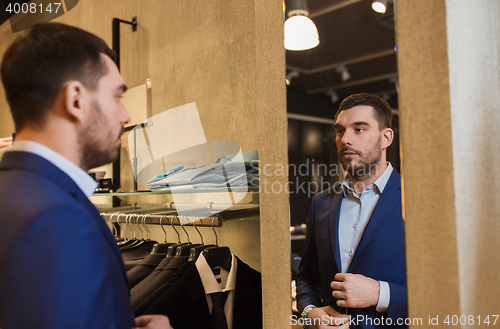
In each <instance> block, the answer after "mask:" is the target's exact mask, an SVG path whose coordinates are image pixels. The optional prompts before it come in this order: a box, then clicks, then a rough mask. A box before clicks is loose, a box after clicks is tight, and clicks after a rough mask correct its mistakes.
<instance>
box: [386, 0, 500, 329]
mask: <svg viewBox="0 0 500 329" xmlns="http://www.w3.org/2000/svg"><path fill="white" fill-rule="evenodd" d="M396 14H397V16H396V21H397V44H398V65H399V78H400V95H399V97H400V98H399V100H400V127H401V141H402V156H403V171H404V174H403V183H404V184H403V185H404V199H405V211H404V212H405V214H404V215H405V227H406V241H407V269H408V294H409V297H408V300H409V311H410V317H421V318H423V319H424V326H425V324H428V322H427V321H428V316H429V315H431V316H433V317H434V316H435V315H439V319H440V327H441V326H444V324H443V321H444V319H445V318H446V316H447V315H450V316H452V315H466V316H469V315H473V316H475V317H476V318H475V319H476V323H475V324H476V325H473V326H467V328H470V327H476V326H478V323H477V316H481V318H482V319H484V318H485V316H486V315H488V314H495V312H496V313H498V310H497V308H498V302H499V299H498V296H499V295H500V286H499V285H498V280H497V277H498V273H499V269H500V261H499V259H500V257H499V256H500V255H499V254H500V248H499V243H498V235H499V233H500V226H499V225H498V220H499V219H500V208H499V201H500V192H499V184H500V183H499V179H500V166H498V163H499V160H500V159H499V155H498V152H497V149H498V147H497V145H498V138H499V137H498V135H499V132H500V113H499V112H498V104H500V66H499V64H500V59H499V56H498V54H499V52H498V49H499V47H500V32H499V31H500V23H499V21H498V17H499V15H500V5H499V3H498V2H496V1H486V0H485V1H477V2H474V3H473V4H471V2H469V1H465V0H420V1H412V0H399V1H398V2H397V4H396ZM464 328H465V326H464Z"/></svg>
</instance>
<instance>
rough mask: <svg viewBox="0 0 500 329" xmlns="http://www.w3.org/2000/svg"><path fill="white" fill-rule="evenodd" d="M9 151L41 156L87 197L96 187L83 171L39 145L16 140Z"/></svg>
mask: <svg viewBox="0 0 500 329" xmlns="http://www.w3.org/2000/svg"><path fill="white" fill-rule="evenodd" d="M11 151H20V152H29V153H33V154H36V155H38V156H41V157H42V158H44V159H45V160H47V161H49V162H50V163H52V164H53V165H54V166H56V167H57V168H59V169H61V170H62V171H63V172H64V173H65V174H67V175H68V176H69V177H70V178H71V179H72V180H73V181H74V182H75V184H76V185H77V186H78V187H79V188H80V190H82V192H83V193H84V194H85V195H86V196H87V197H89V196H91V195H92V193H94V191H95V189H96V187H97V182H96V181H95V180H94V179H93V178H92V177H90V175H89V174H87V173H86V172H85V170H83V169H82V168H80V167H78V166H77V165H76V164H74V163H73V162H71V161H69V160H68V159H66V158H65V157H63V156H62V155H61V154H59V153H57V152H55V151H54V150H51V149H50V148H48V147H47V146H44V145H42V144H40V143H37V142H33V141H27V140H18V141H15V142H14V143H13V144H12V146H11V147H10V149H9V152H11Z"/></svg>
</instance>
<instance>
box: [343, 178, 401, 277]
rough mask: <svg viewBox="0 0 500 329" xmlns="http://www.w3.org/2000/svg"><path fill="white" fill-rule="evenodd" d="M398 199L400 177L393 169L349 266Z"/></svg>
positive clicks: (380, 225) (399, 198) (383, 221)
mask: <svg viewBox="0 0 500 329" xmlns="http://www.w3.org/2000/svg"><path fill="white" fill-rule="evenodd" d="M400 200H401V179H400V176H399V174H398V172H397V171H396V170H395V169H394V170H393V172H392V174H391V177H390V178H389V180H388V181H387V185H386V186H385V189H384V192H383V193H382V195H381V196H380V199H379V200H378V202H377V205H376V206H375V209H374V210H373V213H372V216H371V217H370V220H369V221H368V224H366V227H365V231H364V232H363V235H362V236H361V240H360V241H359V245H358V247H357V248H356V251H355V253H354V257H353V259H352V262H351V266H352V264H354V263H355V262H356V259H357V257H356V256H357V255H359V254H360V253H361V252H362V251H363V249H365V247H366V246H367V245H368V244H369V243H370V241H371V240H372V239H373V237H374V236H375V235H376V234H377V232H378V230H379V229H380V228H381V227H382V225H383V224H384V223H385V221H386V220H387V219H388V217H389V215H390V214H391V212H392V211H393V210H394V208H395V207H396V206H397V204H398V203H399V202H400ZM351 266H350V267H351Z"/></svg>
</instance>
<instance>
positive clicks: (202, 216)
mask: <svg viewBox="0 0 500 329" xmlns="http://www.w3.org/2000/svg"><path fill="white" fill-rule="evenodd" d="M222 207H224V206H223V205H212V204H211V205H209V206H208V208H207V207H194V208H192V209H190V210H189V212H192V213H193V214H192V215H191V214H186V215H178V214H177V210H174V209H172V208H173V207H172V205H168V207H167V208H165V207H162V208H156V209H149V210H150V211H148V209H140V207H139V208H138V207H137V206H136V207H128V209H117V211H112V212H109V211H106V212H101V216H102V217H103V218H104V220H105V221H106V222H109V223H117V224H141V225H142V224H145V225H150V224H152V225H160V224H161V225H183V226H186V225H187V226H193V223H196V226H207V227H211V226H214V227H220V226H222V222H223V221H225V220H232V219H252V218H258V216H259V205H255V204H253V205H234V206H233V207H231V208H226V209H225V210H222V211H220V210H217V209H222ZM151 210H154V211H151Z"/></svg>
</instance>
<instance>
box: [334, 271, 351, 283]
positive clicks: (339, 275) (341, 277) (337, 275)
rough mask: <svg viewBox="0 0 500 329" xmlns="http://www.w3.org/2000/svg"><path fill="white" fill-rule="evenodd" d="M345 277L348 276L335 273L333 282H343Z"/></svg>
mask: <svg viewBox="0 0 500 329" xmlns="http://www.w3.org/2000/svg"><path fill="white" fill-rule="evenodd" d="M347 275H348V274H347V273H337V274H335V276H334V277H333V279H334V280H335V281H340V282H343V281H345V278H346V277H347Z"/></svg>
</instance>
